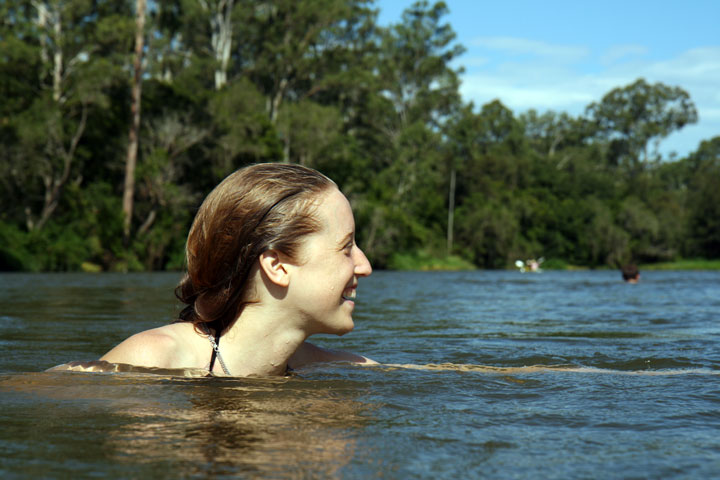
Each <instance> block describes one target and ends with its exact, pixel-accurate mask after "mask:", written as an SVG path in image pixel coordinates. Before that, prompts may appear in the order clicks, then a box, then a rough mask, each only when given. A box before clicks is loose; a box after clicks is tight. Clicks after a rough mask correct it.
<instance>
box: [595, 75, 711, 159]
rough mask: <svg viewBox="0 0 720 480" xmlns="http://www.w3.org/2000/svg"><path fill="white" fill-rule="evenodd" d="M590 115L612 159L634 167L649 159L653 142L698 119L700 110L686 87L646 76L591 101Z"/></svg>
mask: <svg viewBox="0 0 720 480" xmlns="http://www.w3.org/2000/svg"><path fill="white" fill-rule="evenodd" d="M586 115H587V116H588V117H589V118H590V120H591V121H592V122H593V124H594V128H595V131H596V132H597V135H598V137H599V138H600V139H603V140H605V141H607V142H608V144H609V147H610V155H611V160H612V161H613V162H614V163H616V164H621V163H626V164H627V165H628V166H629V167H631V169H633V170H634V169H637V167H639V166H642V165H643V164H646V163H647V162H648V161H649V159H650V154H649V152H648V144H649V143H650V142H651V141H656V142H657V141H659V140H660V139H662V138H665V137H667V136H668V135H669V134H671V133H672V132H674V131H676V130H679V129H681V128H683V127H684V126H685V125H688V124H692V123H695V122H697V110H696V109H695V105H694V103H693V102H692V100H691V99H690V95H688V93H687V92H686V91H685V90H683V89H682V88H680V87H670V86H667V85H664V84H662V83H655V84H650V83H648V82H647V81H645V80H644V79H642V78H640V79H638V80H636V81H635V82H633V83H632V84H630V85H627V86H625V87H618V88H614V89H613V90H611V91H610V92H608V93H607V94H606V95H605V96H603V98H602V100H601V101H600V102H593V103H592V104H590V105H589V106H588V107H587V109H586Z"/></svg>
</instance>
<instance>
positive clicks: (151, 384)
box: [0, 271, 720, 479]
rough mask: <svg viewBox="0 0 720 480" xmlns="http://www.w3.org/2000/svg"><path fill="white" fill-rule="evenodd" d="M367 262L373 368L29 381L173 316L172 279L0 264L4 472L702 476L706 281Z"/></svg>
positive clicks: (705, 463) (719, 403)
mask: <svg viewBox="0 0 720 480" xmlns="http://www.w3.org/2000/svg"><path fill="white" fill-rule="evenodd" d="M619 277H620V276H619V274H618V273H617V272H609V271H597V272H596V271H585V272H543V273H541V274H520V273H518V272H509V271H508V272H485V271H478V272H424V273H421V272H375V273H374V274H373V275H372V276H371V277H370V278H368V279H364V280H363V281H361V283H360V288H359V290H358V300H357V308H356V314H355V324H356V328H355V331H354V332H352V333H351V334H348V335H346V336H344V337H342V338H336V337H330V336H323V337H319V338H317V339H316V342H317V343H319V344H321V345H324V346H328V347H331V348H344V349H348V350H352V351H356V352H358V353H363V354H365V355H367V356H369V357H371V358H374V359H375V360H377V361H379V362H381V363H382V365H381V366H378V367H371V368H368V367H355V366H351V365H341V364H338V365H321V366H316V367H313V368H311V369H307V370H303V371H299V372H296V374H294V375H292V376H290V377H287V378H269V379H257V378H256V379H242V378H197V377H185V376H182V375H181V374H180V373H178V372H172V371H171V372H167V371H155V372H153V373H150V372H148V371H135V372H125V373H77V372H44V370H45V369H47V368H49V367H52V366H54V365H57V364H60V363H64V362H67V361H70V360H85V361H86V360H94V359H97V358H98V357H99V356H100V355H102V354H103V353H104V352H105V351H107V350H108V349H109V348H110V347H112V346H113V345H115V344H116V343H117V342H119V341H120V340H122V339H123V338H125V337H127V336H128V335H130V334H131V333H134V332H136V331H138V330H141V329H146V328H150V327H154V326H157V325H160V324H162V323H166V322H168V321H170V320H172V318H174V316H175V315H176V314H177V312H178V311H179V307H178V305H177V304H176V303H175V301H174V299H173V295H172V289H173V286H174V284H175V282H176V281H177V280H178V278H179V276H178V275H177V274H157V273H155V274H128V275H121V274H101V275H87V274H63V275H60V274H0V345H1V346H2V348H3V352H4V353H3V355H2V357H1V359H0V402H1V404H2V409H0V476H1V477H2V478H35V477H37V478H68V477H73V478H74V477H91V476H92V477H94V476H107V477H110V478H155V477H157V478H208V477H210V478H216V477H217V478H339V479H366V478H392V479H394V478H397V479H405V478H427V479H434V478H568V479H569V478H572V479H575V478H683V479H685V478H698V479H705V478H717V477H718V476H720V435H718V432H719V431H720V382H719V381H720V352H719V349H718V344H719V343H718V342H719V340H720V323H719V322H718V313H717V312H720V272H643V276H642V280H641V282H640V283H639V284H637V285H626V284H624V283H623V282H622V281H620V278H619Z"/></svg>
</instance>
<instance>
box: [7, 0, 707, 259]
mask: <svg viewBox="0 0 720 480" xmlns="http://www.w3.org/2000/svg"><path fill="white" fill-rule="evenodd" d="M377 14H378V12H377V7H376V6H375V5H374V4H373V2H372V1H371V0H267V1H263V0H156V1H150V2H147V3H146V1H145V0H5V1H3V2H2V3H0V204H1V205H2V208H1V209H0V270H4V271H13V270H14V271H80V270H84V271H138V270H175V269H181V268H182V267H183V255H184V243H185V239H186V235H187V231H188V228H189V226H190V223H191V222H192V219H193V216H194V213H195V212H196V210H197V208H198V206H199V204H200V202H201V201H202V200H203V198H204V197H205V195H207V193H209V192H210V190H211V189H212V188H213V187H214V186H215V185H216V184H217V183H218V182H219V181H220V180H221V179H222V178H223V177H224V176H226V175H228V174H229V173H231V172H232V171H234V170H236V169H237V168H239V167H241V166H243V165H247V164H250V163H256V162H293V163H299V164H303V165H307V166H310V167H313V168H316V169H318V170H320V171H322V172H323V173H325V174H326V175H328V176H329V177H331V178H332V179H334V180H335V181H336V182H337V184H338V185H339V186H340V188H341V190H342V191H343V192H344V193H345V194H346V195H347V197H348V198H349V200H350V202H351V204H352V206H353V210H354V212H355V217H356V222H357V241H358V244H359V245H360V247H361V248H363V250H364V251H365V253H366V254H367V256H368V258H369V259H370V261H371V262H372V263H373V266H374V267H375V268H379V269H383V268H386V269H397V268H487V269H498V268H508V267H512V265H513V263H514V262H515V260H516V259H525V258H537V257H544V258H545V259H546V262H545V265H547V266H548V267H556V268H563V267H565V266H584V267H590V268H603V267H611V268H615V267H617V266H618V265H620V264H622V263H625V262H638V263H640V262H642V263H645V264H652V263H655V262H666V261H672V260H679V259H696V258H700V259H718V258H720V136H717V137H714V138H711V139H707V140H705V141H703V142H702V143H701V144H700V145H698V148H697V150H696V151H694V152H692V153H690V154H689V155H687V156H686V157H684V158H674V157H673V158H663V157H662V156H661V155H660V154H659V153H658V149H657V144H658V141H659V140H661V139H663V138H665V137H666V136H667V135H669V134H670V133H672V132H674V131H677V130H679V129H681V128H683V127H684V126H686V125H689V124H692V123H694V122H696V121H697V110H696V108H695V106H694V104H693V101H692V99H691V98H690V96H689V95H688V93H687V92H686V91H684V90H683V89H682V88H681V87H679V86H674V85H664V84H662V83H651V82H648V81H646V80H645V79H643V78H638V79H637V80H635V81H634V82H632V83H631V84H628V85H618V86H617V87H616V88H614V89H612V90H611V91H609V92H607V93H606V94H605V95H604V96H603V97H602V98H598V99H596V101H594V102H592V103H591V104H589V105H587V107H586V109H585V111H584V113H583V114H582V115H579V116H573V115H569V114H567V113H565V112H555V111H543V112H539V111H534V110H529V111H526V112H518V113H515V112H513V111H511V110H510V109H509V108H507V107H506V106H505V105H503V103H502V100H501V99H496V100H493V101H490V102H489V103H487V104H484V105H474V104H471V103H467V102H465V101H464V100H463V99H462V98H461V96H460V93H459V86H460V76H461V74H462V70H461V68H459V67H457V66H456V65H458V61H457V60H458V59H459V57H460V56H461V55H462V53H463V47H462V45H460V44H458V43H457V41H456V37H455V33H454V32H453V29H452V26H451V25H449V24H448V23H447V22H446V20H445V16H446V15H447V7H446V5H445V4H444V3H443V2H437V3H428V2H426V1H419V2H417V3H415V4H413V5H412V6H411V7H409V8H408V9H407V10H405V12H404V13H403V15H402V18H401V19H399V20H398V22H397V23H394V24H391V25H389V26H381V25H379V24H378V21H377Z"/></svg>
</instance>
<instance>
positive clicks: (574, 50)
mask: <svg viewBox="0 0 720 480" xmlns="http://www.w3.org/2000/svg"><path fill="white" fill-rule="evenodd" d="M469 45H470V46H471V47H480V48H485V49H489V50H497V51H502V52H505V53H507V54H511V55H532V56H537V57H544V58H551V59H554V60H555V61H560V62H576V61H578V60H581V59H582V58H584V57H587V56H588V54H589V53H590V50H589V49H588V48H587V47H583V46H577V45H552V44H549V43H545V42H541V41H538V40H529V39H527V38H517V37H476V38H474V39H472V40H471V41H470V43H469Z"/></svg>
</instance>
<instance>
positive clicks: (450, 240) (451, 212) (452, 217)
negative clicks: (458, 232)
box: [447, 165, 456, 255]
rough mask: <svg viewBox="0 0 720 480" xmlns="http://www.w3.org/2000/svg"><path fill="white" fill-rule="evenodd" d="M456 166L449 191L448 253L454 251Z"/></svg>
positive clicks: (451, 175)
mask: <svg viewBox="0 0 720 480" xmlns="http://www.w3.org/2000/svg"><path fill="white" fill-rule="evenodd" d="M455 176H456V173H455V166H454V165H453V166H452V168H451V170H450V192H449V193H448V221H447V254H448V255H450V254H451V253H452V248H453V229H454V227H455Z"/></svg>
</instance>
